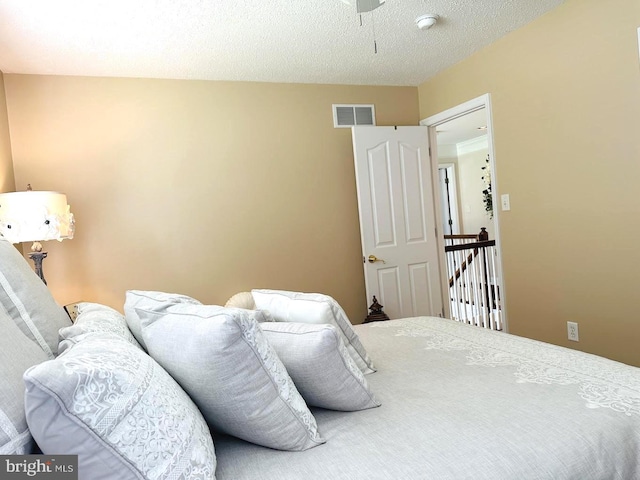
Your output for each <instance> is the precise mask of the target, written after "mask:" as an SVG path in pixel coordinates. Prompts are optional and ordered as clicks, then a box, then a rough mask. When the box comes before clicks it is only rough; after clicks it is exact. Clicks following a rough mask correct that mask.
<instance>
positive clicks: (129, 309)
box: [124, 290, 202, 350]
mask: <svg viewBox="0 0 640 480" xmlns="http://www.w3.org/2000/svg"><path fill="white" fill-rule="evenodd" d="M158 302H160V303H166V304H174V303H186V304H190V305H202V304H201V303H200V302H199V301H198V300H196V299H195V298H191V297H188V296H187V295H180V294H178V293H165V292H154V291H143V290H129V291H127V293H126V298H125V303H124V316H125V318H126V320H127V324H128V325H129V330H131V333H133V336H134V337H136V340H137V341H138V342H139V343H140V345H142V348H144V349H145V350H146V349H147V346H146V345H145V343H144V339H143V338H142V327H141V326H140V318H139V317H138V314H137V313H136V310H135V309H136V308H137V307H140V308H145V307H148V306H150V305H151V306H152V305H156V304H157V303H158Z"/></svg>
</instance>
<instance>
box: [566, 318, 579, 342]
mask: <svg viewBox="0 0 640 480" xmlns="http://www.w3.org/2000/svg"><path fill="white" fill-rule="evenodd" d="M567 337H568V338H569V340H571V341H573V342H577V341H579V337H578V324H577V323H576V322H567Z"/></svg>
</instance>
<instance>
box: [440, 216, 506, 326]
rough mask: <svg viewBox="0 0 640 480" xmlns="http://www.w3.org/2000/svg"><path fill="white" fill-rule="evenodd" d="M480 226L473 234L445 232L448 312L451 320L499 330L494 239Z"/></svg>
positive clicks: (500, 314)
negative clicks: (479, 230) (449, 310)
mask: <svg viewBox="0 0 640 480" xmlns="http://www.w3.org/2000/svg"><path fill="white" fill-rule="evenodd" d="M488 237H489V236H488V234H487V232H486V230H485V229H484V228H483V229H482V230H481V232H480V233H478V234H476V235H445V245H446V246H445V252H446V259H447V271H448V274H449V293H450V299H451V315H452V317H453V319H454V320H457V321H460V322H464V323H469V324H472V325H477V326H482V327H484V328H489V329H492V330H502V323H503V322H502V307H501V301H500V291H499V288H498V275H497V268H496V265H497V263H496V249H495V244H496V242H495V240H489V239H488Z"/></svg>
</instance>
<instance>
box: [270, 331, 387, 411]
mask: <svg viewBox="0 0 640 480" xmlns="http://www.w3.org/2000/svg"><path fill="white" fill-rule="evenodd" d="M260 328H262V331H263V332H264V334H265V336H266V337H267V340H269V344H270V345H271V346H272V347H273V348H274V350H275V351H276V353H277V354H278V357H279V358H280V360H282V363H284V366H285V367H286V368H287V372H289V375H291V378H292V379H293V381H294V383H295V384H296V388H297V389H298V391H299V392H300V394H301V395H302V397H303V398H304V399H305V401H306V402H307V404H309V405H312V406H314V407H321V408H326V409H329V410H340V411H345V412H352V411H356V410H364V409H367V408H373V407H378V406H380V402H378V401H377V400H376V398H375V396H374V395H373V393H372V392H371V390H370V389H369V384H368V382H367V380H366V378H365V377H364V374H363V373H362V372H361V371H360V369H359V368H358V366H357V365H356V364H355V362H354V361H353V359H352V358H351V356H350V355H349V352H347V349H346V347H345V346H344V342H343V341H342V338H341V336H340V334H339V333H338V331H337V330H336V328H335V327H334V326H333V325H326V324H325V325H312V324H308V323H293V322H291V323H289V322H275V323H262V324H260Z"/></svg>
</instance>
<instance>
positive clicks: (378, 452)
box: [214, 317, 640, 480]
mask: <svg viewBox="0 0 640 480" xmlns="http://www.w3.org/2000/svg"><path fill="white" fill-rule="evenodd" d="M356 331H357V333H358V335H359V336H360V339H361V341H362V343H363V345H364V347H365V348H366V349H367V351H368V353H369V355H370V356H371V358H372V360H373V362H374V364H375V366H376V367H377V369H378V371H377V372H376V373H373V374H370V375H367V381H368V382H369V385H370V386H371V388H372V390H373V391H374V393H375V394H376V395H377V397H378V399H379V400H380V401H381V402H382V406H381V407H379V408H374V409H371V410H364V411H361V412H332V411H328V410H322V409H313V413H314V415H315V417H316V420H317V423H318V427H319V429H320V432H321V434H322V435H323V436H324V438H325V439H326V440H327V443H326V444H324V445H321V446H318V447H315V448H312V449H310V450H307V451H305V452H280V451H275V450H270V449H266V448H263V447H258V446H255V445H251V444H249V443H246V442H242V441H240V440H237V439H234V438H230V437H225V436H216V437H215V438H214V442H215V449H216V456H217V457H218V468H217V471H216V478H217V479H218V480H245V479H247V480H248V479H261V480H263V479H264V480H270V479H274V480H275V479H278V480H281V479H291V480H294V479H296V480H298V479H300V480H315V479H318V480H325V479H327V480H328V479H331V480H342V479H354V480H359V479H379V480H387V479H389V480H391V479H393V480H396V479H398V480H411V479H433V480H462V479H469V480H471V479H473V480H481V479H486V480H502V479H504V480H508V479H519V480H523V479H531V480H533V479H535V480H542V479H545V480H546V479H548V480H564V479H572V480H590V479H599V480H615V479H619V480H633V479H639V480H640V369H638V368H635V367H630V366H627V365H623V364H620V363H617V362H613V361H611V360H607V359H603V358H601V357H597V356H593V355H588V354H585V353H582V352H577V351H573V350H569V349H565V348H562V347H557V346H553V345H549V344H545V343H541V342H536V341H533V340H529V339H525V338H521V337H516V336H513V335H508V334H505V333H501V332H492V331H487V330H483V329H480V328H477V327H470V326H467V325H463V324H459V323H457V322H453V321H451V320H444V319H439V318H432V317H420V318H409V319H402V320H393V321H389V322H378V323H372V324H367V325H359V326H356Z"/></svg>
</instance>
